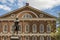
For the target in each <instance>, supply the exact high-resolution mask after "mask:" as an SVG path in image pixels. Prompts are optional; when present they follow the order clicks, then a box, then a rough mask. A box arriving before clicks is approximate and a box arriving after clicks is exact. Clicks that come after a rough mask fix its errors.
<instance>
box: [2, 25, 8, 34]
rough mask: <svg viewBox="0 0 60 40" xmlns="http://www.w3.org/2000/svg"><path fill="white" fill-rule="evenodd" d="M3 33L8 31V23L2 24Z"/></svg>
mask: <svg viewBox="0 0 60 40" xmlns="http://www.w3.org/2000/svg"><path fill="white" fill-rule="evenodd" d="M5 29H6V30H5ZM3 33H8V25H7V24H6V25H3Z"/></svg>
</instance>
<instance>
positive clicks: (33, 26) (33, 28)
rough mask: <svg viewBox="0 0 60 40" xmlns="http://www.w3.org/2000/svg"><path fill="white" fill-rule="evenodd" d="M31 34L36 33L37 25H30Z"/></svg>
mask: <svg viewBox="0 0 60 40" xmlns="http://www.w3.org/2000/svg"><path fill="white" fill-rule="evenodd" d="M32 32H33V33H36V32H37V25H36V24H33V25H32Z"/></svg>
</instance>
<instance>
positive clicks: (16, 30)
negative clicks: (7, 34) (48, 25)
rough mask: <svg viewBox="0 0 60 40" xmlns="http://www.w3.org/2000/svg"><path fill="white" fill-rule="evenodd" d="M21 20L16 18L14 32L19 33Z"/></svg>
mask: <svg viewBox="0 0 60 40" xmlns="http://www.w3.org/2000/svg"><path fill="white" fill-rule="evenodd" d="M18 24H19V20H18V18H16V20H15V22H14V33H15V32H16V33H17V34H18V31H19V25H18Z"/></svg>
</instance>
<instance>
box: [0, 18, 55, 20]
mask: <svg viewBox="0 0 60 40" xmlns="http://www.w3.org/2000/svg"><path fill="white" fill-rule="evenodd" d="M14 20H15V19H0V21H14ZM19 20H22V21H24V20H32V21H33V20H36V21H39V20H45V21H46V20H51V21H53V20H54V21H56V19H55V18H27V19H25V18H21V19H19Z"/></svg>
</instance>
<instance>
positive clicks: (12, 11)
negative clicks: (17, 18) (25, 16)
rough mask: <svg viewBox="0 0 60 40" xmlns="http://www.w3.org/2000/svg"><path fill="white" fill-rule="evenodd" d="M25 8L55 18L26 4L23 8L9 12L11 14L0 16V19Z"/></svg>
mask: <svg viewBox="0 0 60 40" xmlns="http://www.w3.org/2000/svg"><path fill="white" fill-rule="evenodd" d="M26 7H27V8H30V9H33V10H35V11H38V12H41V13H44V14H46V15H49V16H51V17H54V18H56V17H55V16H53V15H51V14H48V13H46V12H43V11H41V10H39V9H36V8H34V7H31V6H29V4H28V3H26V5H25V6H23V7H21V8H18V9H16V10H13V11H11V12H9V13H6V14H4V15H2V16H0V18H1V17H4V16H7V15H9V14H12V13H14V12H17V11H19V10H22V9H24V8H26Z"/></svg>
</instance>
